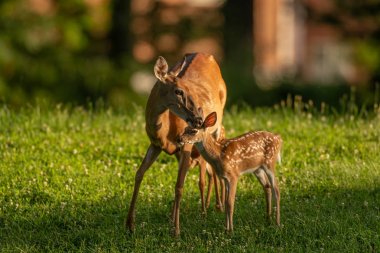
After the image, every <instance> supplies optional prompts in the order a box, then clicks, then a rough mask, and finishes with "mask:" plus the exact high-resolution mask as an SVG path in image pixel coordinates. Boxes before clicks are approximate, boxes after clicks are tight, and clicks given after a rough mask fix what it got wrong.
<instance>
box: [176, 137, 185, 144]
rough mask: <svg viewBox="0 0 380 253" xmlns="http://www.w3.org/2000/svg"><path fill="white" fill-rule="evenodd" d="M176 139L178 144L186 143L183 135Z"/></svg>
mask: <svg viewBox="0 0 380 253" xmlns="http://www.w3.org/2000/svg"><path fill="white" fill-rule="evenodd" d="M176 141H177V144H179V145H180V146H182V145H183V144H184V142H183V139H182V136H178V137H177V140H176Z"/></svg>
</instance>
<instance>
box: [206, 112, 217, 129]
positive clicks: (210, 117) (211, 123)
mask: <svg viewBox="0 0 380 253" xmlns="http://www.w3.org/2000/svg"><path fill="white" fill-rule="evenodd" d="M216 120H217V116H216V112H212V113H210V114H209V115H208V116H207V117H206V118H205V120H204V122H203V128H207V127H212V126H214V125H215V123H216Z"/></svg>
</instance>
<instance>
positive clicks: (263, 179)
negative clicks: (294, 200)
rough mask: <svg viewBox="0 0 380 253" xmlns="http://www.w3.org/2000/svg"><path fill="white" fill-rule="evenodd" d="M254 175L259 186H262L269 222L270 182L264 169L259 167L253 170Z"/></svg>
mask: <svg viewBox="0 0 380 253" xmlns="http://www.w3.org/2000/svg"><path fill="white" fill-rule="evenodd" d="M255 176H256V178H257V179H258V180H259V182H260V184H261V186H262V187H263V190H264V194H265V201H266V204H267V219H268V221H269V222H270V219H271V215H272V189H271V184H270V182H269V179H268V177H267V175H266V174H265V172H264V170H263V169H261V168H259V169H257V170H256V171H255Z"/></svg>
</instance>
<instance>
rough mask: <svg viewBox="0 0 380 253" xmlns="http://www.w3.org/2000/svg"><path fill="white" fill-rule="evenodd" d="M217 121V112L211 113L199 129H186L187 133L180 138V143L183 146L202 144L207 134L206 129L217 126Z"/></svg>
mask: <svg viewBox="0 0 380 253" xmlns="http://www.w3.org/2000/svg"><path fill="white" fill-rule="evenodd" d="M216 121H217V116H216V112H212V113H210V114H209V115H208V116H207V117H206V118H205V120H204V121H203V123H202V125H201V127H200V128H199V129H197V128H193V127H186V128H185V132H184V133H183V134H182V135H181V136H180V137H179V139H178V143H179V144H180V145H183V144H185V143H189V144H195V143H198V142H202V141H203V139H204V136H205V134H206V129H207V128H208V127H212V126H214V125H215V123H216Z"/></svg>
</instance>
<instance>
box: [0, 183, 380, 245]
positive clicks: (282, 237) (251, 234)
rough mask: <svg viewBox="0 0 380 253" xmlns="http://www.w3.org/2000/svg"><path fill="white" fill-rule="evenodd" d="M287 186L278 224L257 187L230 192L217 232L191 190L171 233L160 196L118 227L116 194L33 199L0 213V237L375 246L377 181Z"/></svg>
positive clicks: (11, 241) (213, 218) (216, 218)
mask: <svg viewBox="0 0 380 253" xmlns="http://www.w3.org/2000/svg"><path fill="white" fill-rule="evenodd" d="M290 192H291V191H290ZM294 192H295V193H292V194H287V195H283V196H282V208H281V211H282V227H280V228H278V227H276V226H274V225H270V226H268V224H267V222H266V219H265V204H264V195H263V194H262V192H259V191H255V192H253V193H250V192H247V191H241V192H238V194H237V202H236V212H235V216H234V225H235V232H234V234H233V235H227V234H225V233H224V214H223V213H219V212H217V211H216V210H214V207H213V205H212V207H210V209H209V210H208V214H207V216H206V217H203V216H202V215H201V214H200V205H199V203H198V196H192V197H185V198H186V199H185V200H184V201H183V202H182V207H181V229H182V235H181V237H180V238H178V239H175V238H172V236H171V233H170V232H171V224H170V223H169V213H170V207H171V204H172V200H171V199H169V198H164V199H163V200H162V202H163V203H167V204H166V205H162V204H158V203H151V202H146V201H144V199H142V198H141V199H140V200H139V203H138V206H137V213H136V231H135V233H134V234H128V233H126V230H125V229H124V219H125V215H126V212H127V210H126V208H125V207H126V206H127V204H128V203H127V202H126V201H125V200H124V199H121V198H119V197H114V198H112V199H108V200H106V201H100V202H97V203H90V202H89V203H87V202H86V201H83V202H81V201H73V202H71V203H61V204H59V205H58V204H54V203H50V202H49V201H45V202H41V203H39V202H38V201H36V202H35V203H34V204H33V205H30V206H28V207H27V209H26V208H23V207H20V208H18V209H16V210H14V211H12V212H7V213H2V214H1V218H0V232H1V244H2V245H3V246H2V247H3V249H5V250H6V249H8V250H10V249H20V250H21V251H23V250H26V251H47V250H57V251H77V250H100V251H102V250H103V251H110V250H116V251H125V250H126V251H129V250H133V251H166V252H168V251H172V252H175V251H177V252H178V251H184V250H186V251H192V250H194V251H210V250H211V251H213V250H219V251H220V250H223V249H225V250H226V249H228V250H244V249H246V250H249V249H252V247H253V248H255V249H262V250H273V251H278V250H285V251H289V250H293V251H302V250H303V249H308V250H311V251H315V250H318V251H319V250H322V249H325V250H327V249H328V250H343V251H355V252H358V251H361V252H363V251H364V252H377V251H378V250H380V240H379V234H378V231H380V221H379V215H380V211H379V199H380V188H377V189H375V190H373V191H367V190H361V189H360V190H355V189H336V190H330V191H323V190H322V191H321V190H319V189H308V190H306V191H304V192H300V191H294ZM152 199H153V200H154V196H153V197H152ZM255 200H256V201H255ZM194 203H197V204H194ZM226 247H227V248H226Z"/></svg>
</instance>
